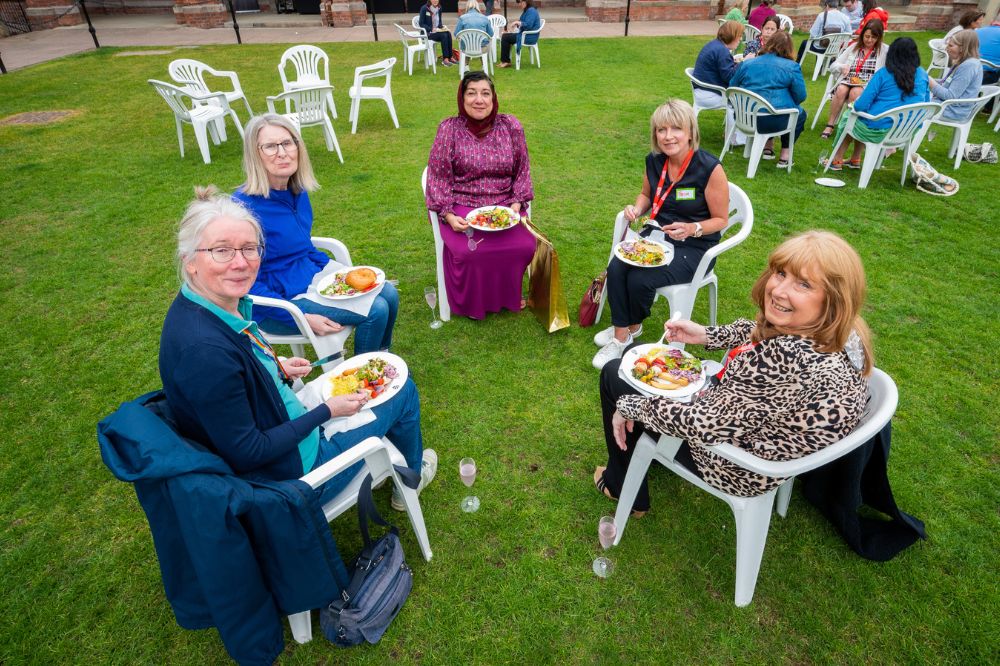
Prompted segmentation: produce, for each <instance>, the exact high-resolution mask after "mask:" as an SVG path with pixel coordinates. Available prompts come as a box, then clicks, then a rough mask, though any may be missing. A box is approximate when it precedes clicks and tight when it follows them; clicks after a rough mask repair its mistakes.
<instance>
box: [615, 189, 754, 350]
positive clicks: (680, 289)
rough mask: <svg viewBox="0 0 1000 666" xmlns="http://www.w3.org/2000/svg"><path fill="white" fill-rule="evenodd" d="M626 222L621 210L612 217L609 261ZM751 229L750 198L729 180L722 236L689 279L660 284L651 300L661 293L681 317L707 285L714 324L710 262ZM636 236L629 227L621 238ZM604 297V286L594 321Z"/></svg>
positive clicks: (715, 294)
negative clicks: (726, 218)
mask: <svg viewBox="0 0 1000 666" xmlns="http://www.w3.org/2000/svg"><path fill="white" fill-rule="evenodd" d="M627 226H628V220H627V219H626V218H625V211H621V212H619V213H618V217H617V218H616V219H615V230H614V233H613V234H612V236H611V253H610V254H609V255H608V263H609V264H610V263H611V259H612V258H613V257H614V256H615V245H617V244H618V241H619V239H621V237H622V236H623V235H624V234H625V233H626V232H625V229H626V227H627ZM737 227H738V228H737ZM734 229H735V233H732V234H729V235H728V236H727V234H728V232H730V231H733V230H734ZM752 230H753V205H752V204H751V203H750V198H749V197H747V195H746V192H744V191H743V190H742V189H740V187H739V186H738V185H734V184H733V183H732V182H730V183H729V223H728V224H727V225H726V228H725V229H723V230H722V236H723V238H722V240H721V241H720V242H719V243H718V244H717V245H715V246H714V247H712V248H711V249H709V250H708V251H707V252H706V253H705V254H704V255H703V256H702V258H701V261H700V262H698V268H697V269H696V270H695V272H694V276H693V277H692V278H691V282H688V283H686V284H673V285H669V286H666V287H660V288H659V289H657V290H656V297H655V298H654V299H653V302H654V303H655V302H656V298H659V297H661V296H662V297H664V298H666V299H667V304H668V305H669V308H670V312H678V311H679V312H680V313H681V319H690V318H691V312H692V311H693V310H694V302H695V299H696V298H697V297H698V292H699V291H700V290H701V289H702V288H703V287H708V321H709V323H710V324H711V325H712V326H715V317H716V313H717V310H718V302H719V278H717V277H716V276H715V267H714V266H713V265H712V262H713V261H714V260H715V259H716V258H717V257H718V256H719V255H720V254H722V253H723V252H726V251H727V250H731V249H732V248H734V247H736V246H737V245H739V244H740V243H742V242H743V241H744V240H746V239H747V237H748V236H749V235H750V232H751V231H752ZM638 236H639V234H637V233H636V232H634V231H632V230H631V229H629V231H628V235H627V236H625V238H626V240H628V239H630V238H638ZM606 300H607V289H605V290H604V292H603V293H602V294H601V301H600V303H599V304H598V306H597V318H596V320H595V321H597V322H599V321H601V313H602V312H604V303H605V301H606ZM681 347H683V345H681Z"/></svg>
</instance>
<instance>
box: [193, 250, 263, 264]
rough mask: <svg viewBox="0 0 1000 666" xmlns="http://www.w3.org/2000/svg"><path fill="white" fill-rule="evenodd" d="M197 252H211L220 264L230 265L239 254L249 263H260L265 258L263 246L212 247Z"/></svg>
mask: <svg viewBox="0 0 1000 666" xmlns="http://www.w3.org/2000/svg"><path fill="white" fill-rule="evenodd" d="M195 252H211V253H212V259H215V260H216V261H217V262H219V263H220V264H228V263H229V262H230V261H232V260H233V257H235V256H236V253H237V252H239V253H240V254H242V255H243V258H244V259H246V260H247V261H260V259H261V257H263V256H264V246H263V245H250V246H248V247H241V248H238V249H237V248H235V247H210V248H206V249H204V250H195Z"/></svg>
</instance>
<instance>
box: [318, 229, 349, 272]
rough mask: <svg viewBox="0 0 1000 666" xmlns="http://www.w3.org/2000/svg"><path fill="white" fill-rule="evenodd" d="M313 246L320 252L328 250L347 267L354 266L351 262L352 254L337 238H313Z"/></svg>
mask: <svg viewBox="0 0 1000 666" xmlns="http://www.w3.org/2000/svg"><path fill="white" fill-rule="evenodd" d="M312 244H313V245H315V246H316V247H317V248H319V249H320V250H326V251H327V252H329V253H330V254H332V255H333V258H334V259H336V260H337V261H339V262H340V263H342V264H344V265H345V266H353V265H354V263H353V262H352V261H351V253H350V252H349V251H348V249H347V246H346V245H344V244H343V243H342V242H340V241H339V240H337V239H336V238H327V237H325V236H313V237H312Z"/></svg>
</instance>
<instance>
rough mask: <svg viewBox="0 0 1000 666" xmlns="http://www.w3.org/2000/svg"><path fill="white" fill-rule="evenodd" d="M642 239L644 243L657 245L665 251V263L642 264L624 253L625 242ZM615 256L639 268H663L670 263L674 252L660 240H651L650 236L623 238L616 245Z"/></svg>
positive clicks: (634, 241)
mask: <svg viewBox="0 0 1000 666" xmlns="http://www.w3.org/2000/svg"><path fill="white" fill-rule="evenodd" d="M640 241H641V242H643V243H649V244H650V245H655V246H656V247H658V248H660V249H661V250H662V251H663V263H660V264H648V265H647V264H640V263H639V262H637V261H632V260H631V259H627V258H626V257H625V255H624V254H622V245H624V244H625V243H638V242H640ZM671 249H672V248H671ZM615 256H616V257H618V259H620V260H621V261H624V262H625V263H626V264H628V265H629V266H637V267H639V268H662V267H664V266H669V265H670V259H671V258H672V257H673V252H672V251H671V250H668V249H667V247H666V246H665V245H664V244H663V243H660V242H658V241H655V240H650V239H648V238H633V239H630V240H623V241H622V242H621V243H618V245H616V246H615Z"/></svg>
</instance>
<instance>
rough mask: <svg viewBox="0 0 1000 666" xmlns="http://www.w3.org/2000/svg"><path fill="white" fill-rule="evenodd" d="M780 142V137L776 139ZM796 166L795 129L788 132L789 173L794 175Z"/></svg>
mask: <svg viewBox="0 0 1000 666" xmlns="http://www.w3.org/2000/svg"><path fill="white" fill-rule="evenodd" d="M775 140H776V141H777V140H778V137H775ZM794 165H795V128H794V127H793V128H792V129H790V130H789V131H788V167H787V168H788V173H792V167H793V166H794Z"/></svg>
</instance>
